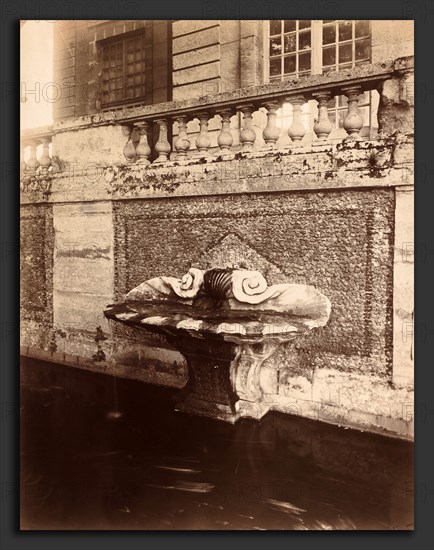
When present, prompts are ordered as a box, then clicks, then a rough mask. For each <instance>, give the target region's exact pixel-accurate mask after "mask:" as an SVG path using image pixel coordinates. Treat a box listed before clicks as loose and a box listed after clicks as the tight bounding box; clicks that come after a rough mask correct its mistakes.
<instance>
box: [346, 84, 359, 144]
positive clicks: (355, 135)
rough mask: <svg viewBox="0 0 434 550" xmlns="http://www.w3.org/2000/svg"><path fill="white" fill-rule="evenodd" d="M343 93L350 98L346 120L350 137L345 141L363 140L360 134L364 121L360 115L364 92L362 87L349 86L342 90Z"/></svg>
mask: <svg viewBox="0 0 434 550" xmlns="http://www.w3.org/2000/svg"><path fill="white" fill-rule="evenodd" d="M342 92H343V93H344V94H345V95H346V96H347V98H348V115H347V116H346V118H345V120H344V128H345V130H346V131H347V134H348V136H347V138H345V139H356V140H359V139H362V138H361V137H360V134H359V132H360V130H361V128H362V126H363V120H362V117H361V116H360V114H359V95H360V94H361V92H362V90H361V88H360V86H348V87H345V88H342Z"/></svg>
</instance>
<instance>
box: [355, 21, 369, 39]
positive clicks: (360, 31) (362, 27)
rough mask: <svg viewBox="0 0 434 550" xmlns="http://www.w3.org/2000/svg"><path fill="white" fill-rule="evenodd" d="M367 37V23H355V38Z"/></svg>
mask: <svg viewBox="0 0 434 550" xmlns="http://www.w3.org/2000/svg"><path fill="white" fill-rule="evenodd" d="M362 36H369V21H356V38H360V37H362Z"/></svg>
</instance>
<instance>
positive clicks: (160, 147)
mask: <svg viewBox="0 0 434 550" xmlns="http://www.w3.org/2000/svg"><path fill="white" fill-rule="evenodd" d="M155 122H156V123H157V124H158V127H159V129H160V133H159V136H158V141H157V143H156V144H155V151H156V152H157V153H158V158H157V159H155V160H154V162H157V163H158V162H166V161H167V160H168V159H169V154H170V151H171V149H172V148H171V147H170V143H169V140H168V139H167V120H166V119H165V118H160V119H159V120H156V121H155Z"/></svg>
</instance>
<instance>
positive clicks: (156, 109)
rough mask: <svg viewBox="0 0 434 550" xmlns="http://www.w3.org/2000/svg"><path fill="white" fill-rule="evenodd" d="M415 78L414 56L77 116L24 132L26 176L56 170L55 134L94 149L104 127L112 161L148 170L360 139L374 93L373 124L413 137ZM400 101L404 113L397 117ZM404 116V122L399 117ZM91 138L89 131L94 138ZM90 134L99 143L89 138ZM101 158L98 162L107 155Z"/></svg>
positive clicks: (77, 156)
mask: <svg viewBox="0 0 434 550" xmlns="http://www.w3.org/2000/svg"><path fill="white" fill-rule="evenodd" d="M413 73H414V60H413V57H408V58H400V59H398V60H393V61H392V60H391V61H389V62H383V63H376V64H375V63H374V64H370V65H365V66H360V67H357V68H355V69H345V70H342V71H341V72H339V73H337V72H334V73H328V74H320V75H309V76H303V77H300V78H297V79H296V78H293V79H288V80H285V81H282V82H275V83H271V84H266V85H262V86H252V87H249V88H242V89H238V90H235V91H232V92H223V93H219V94H214V95H209V96H203V97H199V98H191V99H188V100H184V101H171V102H166V103H159V104H154V105H146V106H143V107H136V108H131V109H128V110H124V111H119V112H108V113H100V114H97V115H90V116H88V117H80V118H71V119H69V120H65V121H61V122H58V123H56V124H55V125H54V128H53V127H46V128H37V129H35V130H31V131H26V132H25V133H24V135H23V138H22V145H21V151H22V159H24V158H25V159H26V160H25V162H24V161H23V162H22V166H23V174H24V175H29V174H30V175H32V174H44V173H48V172H49V171H50V172H53V171H55V166H53V153H51V140H52V136H53V135H54V140H53V148H54V146H57V145H58V144H57V140H58V138H60V137H61V136H60V135H61V134H62V133H64V132H70V133H71V132H74V133H75V132H80V131H83V134H81V136H83V139H84V140H87V139H89V143H92V144H93V143H95V139H96V137H97V136H96V134H95V132H96V133H98V128H99V127H106V128H112V129H114V130H116V131H113V132H112V133H111V134H110V136H113V137H114V138H115V139H114V140H113V141H112V142H110V139H109V138H107V139H109V141H107V142H104V143H105V145H101V147H102V148H103V149H104V151H107V158H109V157H110V156H111V158H116V159H117V158H119V159H121V158H122V157H124V158H125V161H126V164H127V165H144V166H146V165H150V164H153V165H164V164H165V163H167V162H169V161H176V162H179V163H181V164H182V162H183V161H191V158H198V159H200V160H201V161H206V160H207V159H210V160H213V159H214V160H215V159H229V158H231V157H232V158H233V157H234V156H235V155H236V154H237V153H251V152H257V151H263V150H264V151H267V150H273V149H274V150H278V149H282V148H283V149H285V148H286V149H287V150H288V151H291V149H293V148H297V147H301V146H302V145H310V144H312V145H316V144H318V145H323V144H327V143H330V142H331V139H330V138H331V137H332V138H333V140H334V141H335V140H336V139H345V140H349V141H354V140H360V139H362V138H361V135H360V131H361V129H362V127H363V120H362V116H361V113H360V107H359V104H360V100H361V98H362V97H363V94H364V93H365V92H368V91H372V90H376V91H377V92H378V94H379V104H378V110H377V111H375V112H374V111H371V117H372V116H376V117H377V121H378V124H374V125H373V126H374V127H378V129H379V130H380V131H385V133H386V134H390V133H392V132H394V131H400V132H406V131H407V130H406V128H412V120H410V122H408V120H409V117H410V118H412V103H411V102H409V101H407V98H404V99H403V98H402V97H401V96H400V94H401V92H400V90H406V89H408V88H409V86H410V87H411V82H412V78H413ZM394 90H398V92H397V93H398V96H399V97H397V98H391V97H390V94H391V93H394V92H393V91H394ZM342 96H345V97H346V98H347V101H346V107H341V108H340V109H341V111H340V112H343V111H342V109H343V110H345V109H346V113H345V116H344V120H343V124H342V126H343V128H341V129H340V132H339V137H338V138H337V137H336V135H337V133H336V134H335V133H333V134H332V131H333V128H334V127H335V124H334V123H332V121H331V120H330V117H329V113H330V106H331V105H332V104H333V105H334V98H336V97H342ZM307 102H309V104H310V108H311V109H312V108H313V109H314V111H315V110H316V111H317V114H316V117H315V119H314V120H313V121H312V124H311V127H309V128H308V127H307V124H306V120H305V115H304V114H303V112H304V110H303V109H304V107H303V106H304V105H305V104H306V103H307ZM393 102H395V103H396V104H397V105H398V107H399V109H396V110H395V111H393ZM287 104H290V105H291V106H292V115H291V117H290V120H289V125H287V126H289V127H285V126H284V125H283V124H282V123H281V122H282V120H281V119H280V122H279V113H280V112H281V111H279V109H281V108H282V106H283V105H287ZM315 106H316V109H315ZM402 106H403V108H401V107H402ZM391 109H392V111H391ZM391 112H392V114H390V113H391ZM401 113H403V114H402V117H401V118H402V121H400V119H399V117H400V116H401ZM401 122H402V123H401ZM368 124H369V123H368ZM371 124H372V119H371ZM193 126H194V128H192V127H193ZM394 126H396V128H395V127H394ZM121 130H122V131H121ZM85 132H88V133H87V134H86V136H84V133H85ZM116 132H118V133H116ZM90 133H92V136H94V137H88V136H90V135H91V134H90ZM122 134H123V136H122ZM284 134H285V135H284ZM306 134H308V136H306ZM345 134H346V135H345ZM107 135H108V134H107ZM77 136H78V134H77ZM342 136H344V137H342ZM282 137H284V139H282ZM77 139H78V138H76V140H75V141H76V142H77ZM80 139H82V138H81V137H80ZM118 140H119V141H118ZM61 141H62V140H61ZM85 142H86V141H85ZM65 143H66V141H65V140H64V141H63V149H62V148H60V149H62V150H60V149H59V152H58V155H59V157H60V159H61V160H60V161H59V162H61V161H66V163H68V162H71V156H72V155H70V158H63V156H65V154H66V157H68V154H67V153H69V150H68V145H65ZM83 143H84V142H83ZM122 148H123V154H122ZM78 149H79V150H78ZM78 149H77V151H76V153H75V157H74V160H73V162H76V163H80V162H86V160H85V156H86V155H85V154H84V150H85V147H84V146H83V147H81V148H78ZM95 153H99V152H98V151H95ZM81 155H83V159H82V158H80V156H81ZM96 156H97V157H98V159H100V157H101V155H98V154H97V155H96ZM86 158H88V156H87V157H86ZM107 162H110V161H108V160H107ZM112 162H113V161H112ZM116 162H118V161H117V160H116Z"/></svg>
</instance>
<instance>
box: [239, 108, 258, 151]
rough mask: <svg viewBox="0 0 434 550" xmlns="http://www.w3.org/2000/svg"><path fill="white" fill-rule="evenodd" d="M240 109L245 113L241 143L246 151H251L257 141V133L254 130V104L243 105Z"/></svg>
mask: <svg viewBox="0 0 434 550" xmlns="http://www.w3.org/2000/svg"><path fill="white" fill-rule="evenodd" d="M238 109H239V110H240V111H241V112H242V113H243V129H242V130H241V132H240V142H241V144H242V146H243V150H244V151H251V150H252V149H253V144H254V143H255V140H256V132H255V130H254V129H253V128H252V124H253V120H252V114H253V112H254V111H255V107H254V105H252V104H248V105H241V106H240V107H238Z"/></svg>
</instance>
